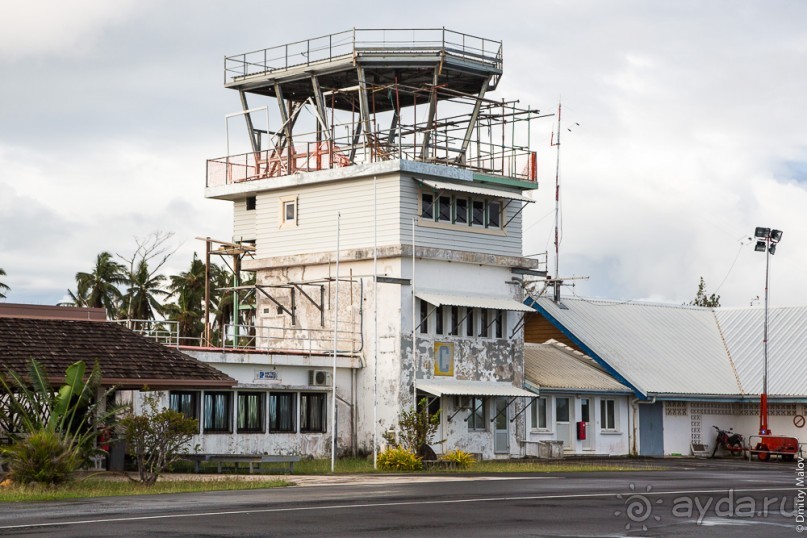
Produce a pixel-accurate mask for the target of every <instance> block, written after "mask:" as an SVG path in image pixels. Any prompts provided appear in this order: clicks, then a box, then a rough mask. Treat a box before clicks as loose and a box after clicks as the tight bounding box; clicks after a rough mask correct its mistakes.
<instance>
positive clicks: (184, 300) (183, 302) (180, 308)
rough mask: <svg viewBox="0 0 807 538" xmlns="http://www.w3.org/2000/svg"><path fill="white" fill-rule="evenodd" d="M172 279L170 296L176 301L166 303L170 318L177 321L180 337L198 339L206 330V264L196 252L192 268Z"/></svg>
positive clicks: (169, 286) (169, 288) (169, 287)
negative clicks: (203, 319)
mask: <svg viewBox="0 0 807 538" xmlns="http://www.w3.org/2000/svg"><path fill="white" fill-rule="evenodd" d="M170 280H171V282H170V284H169V285H168V290H169V291H170V292H171V293H170V295H169V296H170V297H176V302H175V303H171V304H168V305H166V312H167V314H168V319H169V320H171V321H176V322H177V324H178V331H179V337H180V338H182V339H190V338H192V339H197V338H199V336H200V335H201V334H202V332H203V331H204V323H203V322H202V318H203V317H204V300H205V264H204V263H202V261H201V260H199V258H197V257H196V254H195V253H194V255H193V260H192V261H191V266H190V269H189V270H188V271H185V272H183V273H180V274H178V275H173V276H171V277H170Z"/></svg>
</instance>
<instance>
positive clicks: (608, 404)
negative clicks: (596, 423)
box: [600, 399, 616, 431]
mask: <svg viewBox="0 0 807 538" xmlns="http://www.w3.org/2000/svg"><path fill="white" fill-rule="evenodd" d="M600 428H602V429H603V430H612V431H616V401H614V400H604V399H603V400H600Z"/></svg>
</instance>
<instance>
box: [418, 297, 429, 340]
mask: <svg viewBox="0 0 807 538" xmlns="http://www.w3.org/2000/svg"><path fill="white" fill-rule="evenodd" d="M420 332H421V333H423V334H428V332H429V303H427V302H426V301H420Z"/></svg>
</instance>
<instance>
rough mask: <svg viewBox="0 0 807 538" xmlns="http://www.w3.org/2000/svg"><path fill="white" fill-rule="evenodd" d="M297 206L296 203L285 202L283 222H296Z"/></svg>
mask: <svg viewBox="0 0 807 538" xmlns="http://www.w3.org/2000/svg"><path fill="white" fill-rule="evenodd" d="M296 213H297V204H296V203H294V202H283V222H294V221H295V220H297V216H296Z"/></svg>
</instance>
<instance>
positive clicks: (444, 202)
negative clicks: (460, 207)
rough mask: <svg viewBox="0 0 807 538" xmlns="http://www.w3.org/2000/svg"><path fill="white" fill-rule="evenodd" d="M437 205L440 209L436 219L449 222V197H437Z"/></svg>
mask: <svg viewBox="0 0 807 538" xmlns="http://www.w3.org/2000/svg"><path fill="white" fill-rule="evenodd" d="M437 206H438V208H439V211H440V213H439V216H438V220H440V221H441V222H451V197H450V196H445V195H443V196H440V197H439V198H438V199H437Z"/></svg>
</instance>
